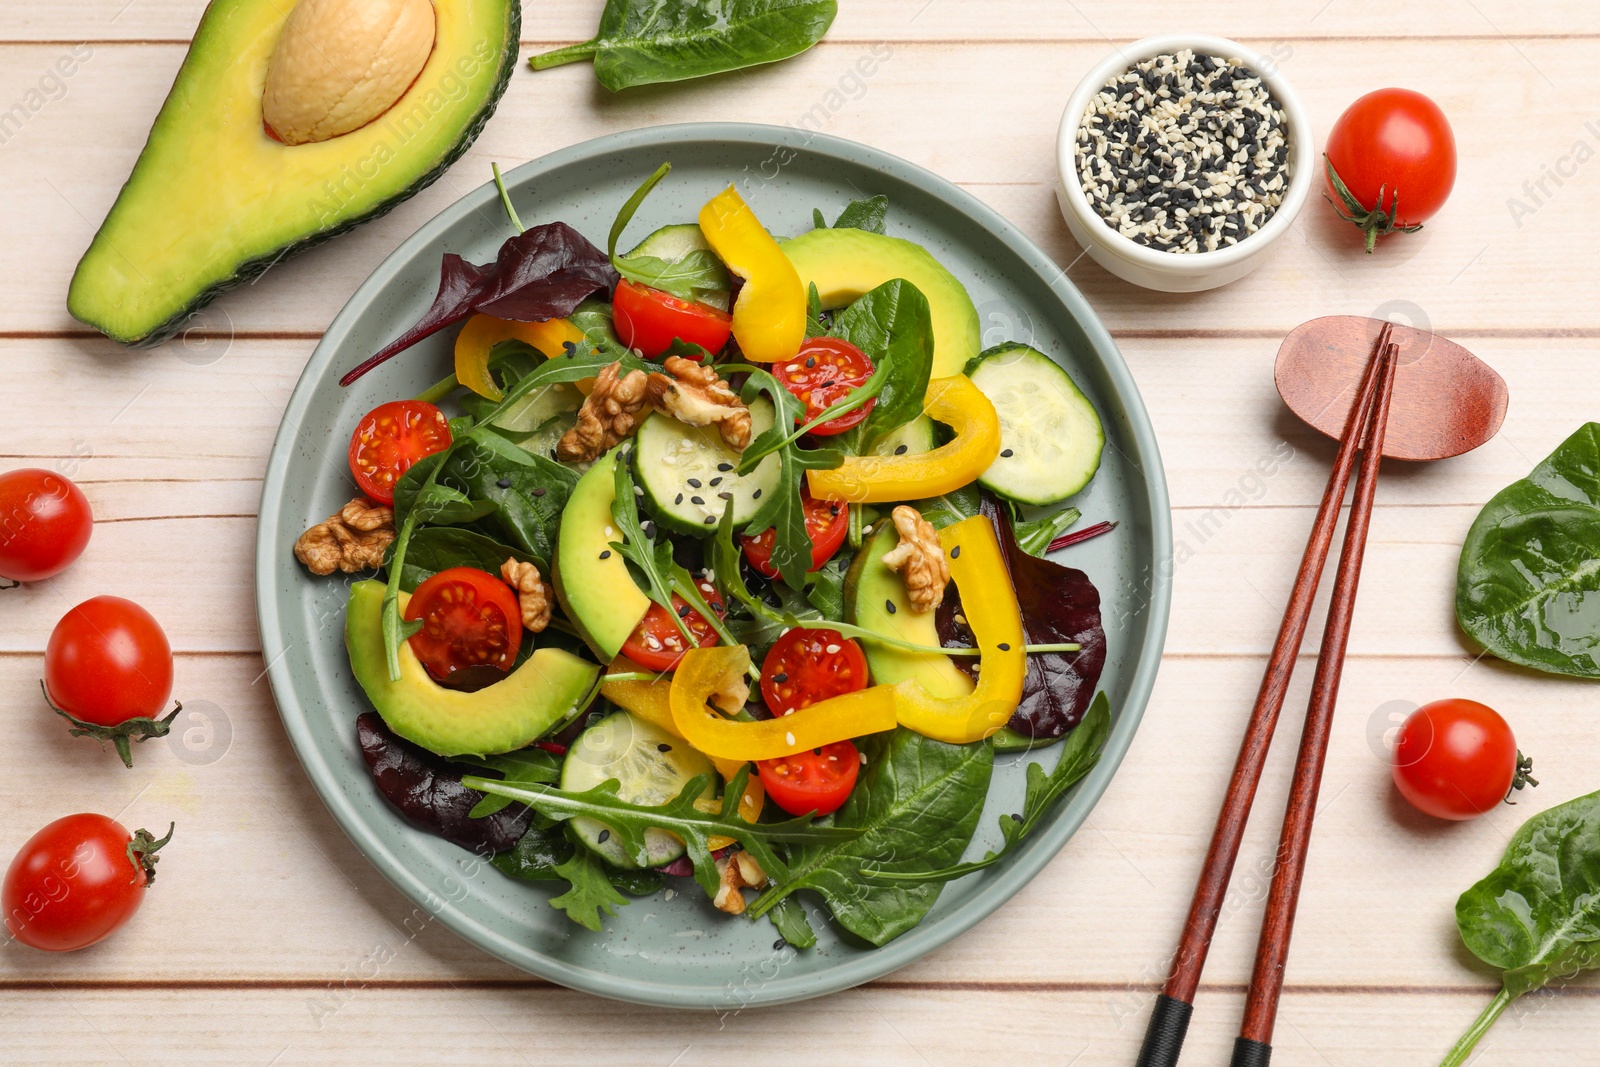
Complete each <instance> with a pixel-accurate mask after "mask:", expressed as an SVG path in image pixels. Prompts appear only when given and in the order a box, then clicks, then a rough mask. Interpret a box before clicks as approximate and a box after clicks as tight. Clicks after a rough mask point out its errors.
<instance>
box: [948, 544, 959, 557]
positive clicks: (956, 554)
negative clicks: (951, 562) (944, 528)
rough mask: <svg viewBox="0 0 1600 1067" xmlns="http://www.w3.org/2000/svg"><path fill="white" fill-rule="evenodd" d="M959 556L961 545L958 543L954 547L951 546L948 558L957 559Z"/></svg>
mask: <svg viewBox="0 0 1600 1067" xmlns="http://www.w3.org/2000/svg"><path fill="white" fill-rule="evenodd" d="M960 556H961V546H960V545H957V546H956V547H954V548H952V549H951V550H950V558H951V559H959V558H960Z"/></svg>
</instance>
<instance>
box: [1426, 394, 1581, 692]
mask: <svg viewBox="0 0 1600 1067" xmlns="http://www.w3.org/2000/svg"><path fill="white" fill-rule="evenodd" d="M1597 559H1600V422H1591V423H1589V424H1587V425H1586V426H1584V427H1582V428H1581V429H1579V430H1578V431H1577V432H1576V433H1574V434H1573V435H1572V436H1571V437H1568V438H1567V439H1566V440H1565V441H1563V442H1562V443H1561V445H1560V447H1558V448H1557V449H1556V450H1555V451H1554V452H1552V453H1550V455H1549V456H1548V457H1546V458H1545V460H1544V462H1542V463H1540V464H1539V465H1538V466H1537V467H1535V468H1534V469H1533V471H1532V472H1531V473H1530V474H1529V475H1528V476H1527V477H1526V478H1524V479H1522V480H1521V481H1518V482H1513V483H1512V484H1511V485H1509V486H1507V487H1506V488H1505V489H1503V490H1501V491H1500V492H1499V493H1497V494H1496V495H1495V497H1494V499H1493V500H1490V501H1489V503H1488V504H1487V505H1485V506H1484V509H1483V512H1482V513H1481V514H1480V515H1479V516H1478V517H1477V519H1476V520H1474V521H1473V523H1472V529H1471V530H1470V531H1468V533H1467V539H1466V543H1465V544H1463V545H1462V546H1461V563H1460V568H1459V570H1458V572H1457V577H1456V618H1457V619H1458V620H1459V621H1460V623H1461V628H1462V629H1463V630H1465V631H1466V632H1467V633H1468V634H1469V635H1470V636H1471V637H1472V638H1473V640H1475V641H1477V642H1478V643H1479V644H1480V645H1482V646H1483V647H1484V648H1486V649H1488V650H1489V651H1490V652H1492V653H1494V654H1495V655H1496V656H1499V657H1500V658H1501V659H1503V660H1506V661H1508V662H1510V663H1517V664H1521V665H1522V666H1524V667H1532V668H1534V669H1535V670H1540V671H1549V672H1550V673H1552V674H1567V675H1571V676H1573V677H1576V678H1600V636H1597V634H1600V625H1597V623H1596V610H1595V603H1596V601H1597V600H1600V565H1597V564H1596V562H1595V561H1596V560H1597Z"/></svg>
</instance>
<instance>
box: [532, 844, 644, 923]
mask: <svg viewBox="0 0 1600 1067" xmlns="http://www.w3.org/2000/svg"><path fill="white" fill-rule="evenodd" d="M554 869H555V873H556V875H557V876H558V877H561V878H564V879H566V881H567V883H568V889H567V891H566V892H565V893H562V894H561V895H560V896H558V897H551V898H550V906H551V907H552V908H558V909H560V910H561V911H564V912H566V913H567V918H569V919H571V920H572V921H573V922H575V923H577V924H578V925H579V926H584V927H587V928H589V929H590V930H593V931H594V932H595V933H599V932H600V922H601V919H600V915H601V913H602V912H603V913H605V914H606V915H611V916H615V915H616V914H617V908H619V907H621V906H623V905H624V904H626V903H628V898H627V897H625V896H623V895H622V894H621V893H619V892H617V890H616V888H615V887H614V886H612V884H611V878H610V876H609V875H608V874H607V873H606V866H605V864H604V863H603V862H601V860H600V857H599V856H596V855H595V854H594V853H593V852H590V851H589V850H588V849H586V848H577V847H575V848H573V850H572V855H571V856H570V857H569V858H568V859H567V860H566V862H564V863H558V864H556V866H555V868H554Z"/></svg>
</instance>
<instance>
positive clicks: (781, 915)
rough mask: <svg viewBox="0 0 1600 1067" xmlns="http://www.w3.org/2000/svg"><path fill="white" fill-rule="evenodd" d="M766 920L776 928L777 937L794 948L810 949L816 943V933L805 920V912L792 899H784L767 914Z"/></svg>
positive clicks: (797, 902)
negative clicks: (770, 921)
mask: <svg viewBox="0 0 1600 1067" xmlns="http://www.w3.org/2000/svg"><path fill="white" fill-rule="evenodd" d="M767 918H769V919H771V920H772V925H773V926H775V927H777V930H778V936H780V937H782V938H783V939H784V940H785V941H787V942H788V943H789V944H791V945H793V946H794V947H795V948H812V947H813V946H815V945H816V943H817V933H816V931H815V930H813V929H811V923H810V921H808V920H807V919H806V911H805V909H804V908H802V907H801V906H800V902H799V901H798V900H796V899H794V898H793V897H784V898H783V899H782V900H780V901H778V903H777V904H775V905H774V906H773V908H772V910H771V911H769V912H767Z"/></svg>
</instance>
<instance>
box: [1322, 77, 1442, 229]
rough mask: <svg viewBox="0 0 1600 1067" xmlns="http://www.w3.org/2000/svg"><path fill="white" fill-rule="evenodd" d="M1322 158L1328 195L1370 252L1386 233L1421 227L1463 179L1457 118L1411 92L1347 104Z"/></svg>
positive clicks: (1380, 94) (1368, 97)
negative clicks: (1450, 117)
mask: <svg viewBox="0 0 1600 1067" xmlns="http://www.w3.org/2000/svg"><path fill="white" fill-rule="evenodd" d="M1323 158H1324V159H1325V161H1326V167H1325V174H1324V177H1325V178H1326V181H1327V186H1328V198H1329V199H1330V200H1332V201H1333V204H1334V208H1335V210H1338V211H1339V215H1340V217H1341V218H1343V219H1345V220H1346V221H1348V222H1352V223H1354V224H1355V225H1356V226H1357V227H1359V228H1360V229H1361V230H1362V232H1363V233H1365V234H1366V237H1367V251H1368V252H1371V251H1372V247H1373V245H1374V244H1376V243H1377V240H1378V238H1379V237H1382V236H1384V235H1385V234H1389V233H1394V232H1395V231H1397V230H1398V231H1400V232H1402V233H1411V232H1413V231H1415V230H1420V229H1421V228H1422V224H1423V223H1424V222H1426V221H1427V220H1428V219H1431V218H1433V216H1434V215H1435V214H1437V213H1438V211H1439V209H1440V208H1441V207H1443V206H1444V202H1445V200H1446V199H1447V198H1448V197H1449V196H1450V190H1451V189H1452V188H1453V187H1454V186H1455V183H1456V138H1455V134H1454V133H1452V132H1451V130H1450V121H1449V120H1448V119H1446V118H1445V117H1444V112H1443V111H1440V110H1439V105H1438V104H1435V103H1434V102H1433V101H1432V100H1429V99H1428V98H1427V97H1426V96H1423V95H1422V94H1421V93H1417V92H1412V91H1411V90H1410V89H1379V90H1377V91H1376V92H1371V93H1368V94H1367V95H1366V96H1363V97H1362V98H1361V99H1359V100H1357V101H1356V102H1355V103H1353V104H1351V105H1350V106H1349V107H1347V108H1345V111H1344V114H1342V115H1340V116H1339V118H1338V121H1336V122H1335V123H1334V124H1333V130H1332V131H1331V132H1330V133H1329V134H1328V144H1327V148H1326V155H1325V156H1324V157H1323Z"/></svg>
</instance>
